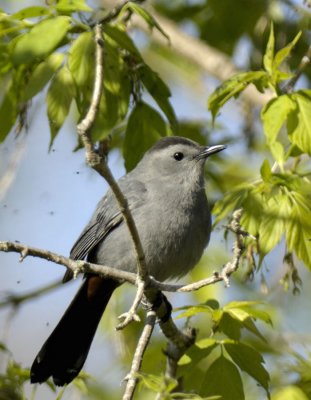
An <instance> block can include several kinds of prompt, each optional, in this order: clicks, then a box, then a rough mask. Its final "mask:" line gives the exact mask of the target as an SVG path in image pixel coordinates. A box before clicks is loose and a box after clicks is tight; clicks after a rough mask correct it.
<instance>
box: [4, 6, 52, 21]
mask: <svg viewBox="0 0 311 400" xmlns="http://www.w3.org/2000/svg"><path fill="white" fill-rule="evenodd" d="M49 14H51V10H50V9H49V8H48V7H42V6H31V7H26V8H22V9H21V10H19V11H17V12H16V13H15V14H12V18H15V19H25V18H34V17H42V16H44V15H49Z"/></svg>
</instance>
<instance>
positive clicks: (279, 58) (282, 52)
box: [273, 32, 301, 70]
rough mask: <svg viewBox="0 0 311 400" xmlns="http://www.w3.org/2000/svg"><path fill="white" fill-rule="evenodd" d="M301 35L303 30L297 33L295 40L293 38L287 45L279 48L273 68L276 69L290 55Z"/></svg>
mask: <svg viewBox="0 0 311 400" xmlns="http://www.w3.org/2000/svg"><path fill="white" fill-rule="evenodd" d="M300 36H301V32H299V33H297V35H296V36H295V38H294V40H292V41H291V42H290V43H289V44H288V45H287V46H285V47H284V48H283V49H281V50H279V51H278V52H277V53H276V55H275V57H274V60H273V69H274V70H276V69H278V67H279V66H280V65H281V64H282V62H283V61H284V60H285V59H286V57H288V55H289V53H290V52H291V51H292V49H293V47H294V46H295V44H296V43H297V42H298V40H299V38H300Z"/></svg>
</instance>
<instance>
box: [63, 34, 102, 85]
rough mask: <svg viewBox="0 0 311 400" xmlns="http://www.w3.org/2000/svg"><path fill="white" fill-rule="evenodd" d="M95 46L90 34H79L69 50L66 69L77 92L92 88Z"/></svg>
mask: <svg viewBox="0 0 311 400" xmlns="http://www.w3.org/2000/svg"><path fill="white" fill-rule="evenodd" d="M94 54H95V44H94V38H93V33H92V32H84V33H81V34H80V35H79V36H78V38H77V39H76V40H75V41H74V42H73V44H72V46H71V47H70V50H69V56H68V67H69V70H70V72H71V74H72V78H73V80H74V82H75V84H76V86H77V89H78V90H79V91H82V92H83V91H84V90H86V89H87V88H89V89H90V90H92V88H93V79H92V77H93V75H94V64H95V61H94Z"/></svg>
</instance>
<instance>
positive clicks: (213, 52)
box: [131, 9, 273, 107]
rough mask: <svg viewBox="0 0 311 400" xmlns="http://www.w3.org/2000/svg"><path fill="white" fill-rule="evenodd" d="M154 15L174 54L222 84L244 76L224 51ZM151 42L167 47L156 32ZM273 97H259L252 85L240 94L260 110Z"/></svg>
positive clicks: (134, 21)
mask: <svg viewBox="0 0 311 400" xmlns="http://www.w3.org/2000/svg"><path fill="white" fill-rule="evenodd" d="M151 14H152V16H153V17H154V18H155V19H156V21H157V22H158V23H159V25H160V26H161V28H162V29H163V31H164V32H165V33H166V34H167V35H168V36H169V38H170V46H171V48H172V50H174V51H176V52H177V53H179V54H181V55H182V56H183V57H185V58H187V59H188V60H190V61H191V62H193V63H195V64H196V65H198V66H199V67H200V68H202V70H204V71H205V72H207V73H208V74H209V75H212V76H214V77H215V78H217V79H218V80H219V81H220V82H223V81H225V80H227V79H229V78H231V77H232V76H233V75H235V74H237V73H239V72H242V71H241V70H239V69H238V68H237V67H236V66H235V65H234V64H233V63H232V62H231V59H230V58H229V57H228V56H227V55H225V54H224V53H222V52H221V51H219V50H217V49H215V48H213V47H211V46H209V45H208V44H206V43H205V42H203V41H202V40H200V39H198V38H194V37H191V36H189V35H188V34H186V33H184V32H183V31H182V30H181V29H180V28H179V26H178V25H177V24H176V23H174V22H173V21H171V20H169V19H168V18H165V17H164V16H163V15H160V14H158V13H157V12H156V11H155V10H154V9H152V10H151ZM131 23H132V24H133V26H134V27H137V28H139V29H141V30H143V31H145V32H148V33H149V32H150V28H149V26H148V25H147V24H146V23H145V21H144V20H143V19H142V18H140V17H139V16H137V15H133V17H132V18H131ZM151 40H153V41H154V42H156V43H158V44H160V45H163V44H166V45H167V41H166V39H165V38H164V37H163V35H162V34H161V33H160V32H158V31H157V30H155V29H154V30H153V33H152V36H151ZM272 97H273V93H272V91H268V90H267V91H266V92H265V93H260V92H259V91H258V90H257V89H256V88H255V87H254V86H253V85H249V86H248V87H247V88H246V89H245V90H243V92H242V93H241V98H242V99H244V100H245V101H247V102H248V103H250V104H251V105H253V106H257V107H258V106H260V107H262V106H264V105H265V104H267V102H268V101H269V100H271V98H272Z"/></svg>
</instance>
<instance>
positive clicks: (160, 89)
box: [139, 65, 178, 134]
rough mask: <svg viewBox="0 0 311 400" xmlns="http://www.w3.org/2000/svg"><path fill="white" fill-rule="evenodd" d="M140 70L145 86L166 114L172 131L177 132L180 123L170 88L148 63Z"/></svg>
mask: <svg viewBox="0 0 311 400" xmlns="http://www.w3.org/2000/svg"><path fill="white" fill-rule="evenodd" d="M139 71H140V73H141V80H142V82H143V84H144V86H145V87H146V89H147V90H148V92H149V93H150V94H151V96H152V97H153V98H154V100H155V101H156V102H157V104H158V106H159V107H160V108H161V110H162V111H163V112H164V114H165V115H166V117H167V119H168V121H169V123H170V126H171V128H172V131H173V132H174V133H175V134H177V133H178V132H177V130H178V123H177V118H176V115H175V112H174V109H173V107H172V105H171V103H170V101H169V97H171V92H170V90H169V88H168V87H167V85H166V84H165V83H164V82H163V80H162V79H161V78H160V77H159V75H158V74H157V73H156V72H154V71H152V69H151V68H149V67H148V66H147V65H143V66H142V67H140V69H139Z"/></svg>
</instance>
